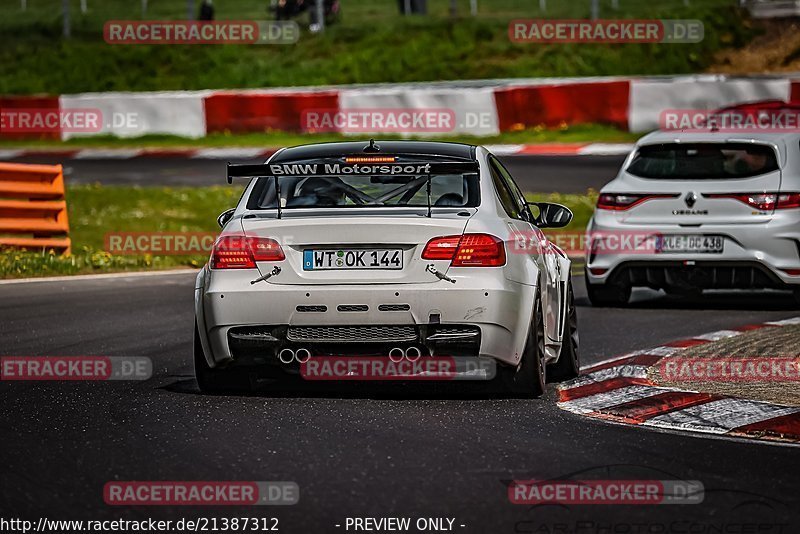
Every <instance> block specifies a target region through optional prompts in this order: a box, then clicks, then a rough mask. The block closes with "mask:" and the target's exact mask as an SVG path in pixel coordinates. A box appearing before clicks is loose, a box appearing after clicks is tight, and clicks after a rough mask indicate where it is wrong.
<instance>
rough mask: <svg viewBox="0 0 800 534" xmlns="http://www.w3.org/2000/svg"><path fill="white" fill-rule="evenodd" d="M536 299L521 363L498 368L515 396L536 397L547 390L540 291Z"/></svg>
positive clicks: (504, 382)
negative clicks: (515, 365)
mask: <svg viewBox="0 0 800 534" xmlns="http://www.w3.org/2000/svg"><path fill="white" fill-rule="evenodd" d="M535 299H536V301H535V302H536V303H535V305H534V309H533V320H532V321H531V327H530V328H529V329H528V339H527V341H526V342H525V349H524V350H523V352H522V358H521V359H520V363H519V365H518V366H517V367H516V368H514V367H501V368H499V369H498V371H500V372H501V373H502V374H501V376H502V380H503V384H504V387H505V390H506V391H507V392H508V393H510V394H511V395H512V396H515V397H523V398H534V399H535V398H538V397H541V396H542V394H543V393H544V390H545V377H546V373H547V371H546V369H545V365H544V320H543V318H542V301H541V299H540V298H539V292H538V291H537V292H536V297H535Z"/></svg>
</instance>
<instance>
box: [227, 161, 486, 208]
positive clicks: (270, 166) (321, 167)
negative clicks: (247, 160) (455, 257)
mask: <svg viewBox="0 0 800 534" xmlns="http://www.w3.org/2000/svg"><path fill="white" fill-rule="evenodd" d="M347 159H352V160H356V161H352V162H347V161H345V162H344V163H342V161H320V160H314V162H312V163H259V164H230V163H228V172H227V177H228V183H229V184H230V183H233V179H234V178H256V177H267V178H273V179H274V180H275V192H276V197H277V198H278V201H277V210H278V218H279V219H280V218H281V211H282V209H281V202H280V198H281V185H280V178H283V177H303V178H305V177H308V176H336V177H341V176H350V175H352V176H414V177H417V178H423V177H425V178H427V184H426V186H427V187H426V189H427V191H426V192H427V199H428V206H427V207H428V217H430V216H431V176H434V175H441V174H477V173H478V162H477V161H433V162H431V161H410V162H402V163H400V162H395V161H391V162H386V163H375V162H374V161H375V160H374V159H372V158H368V157H364V158H357V157H353V158H347ZM365 161H366V162H365Z"/></svg>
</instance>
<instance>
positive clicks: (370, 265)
mask: <svg viewBox="0 0 800 534" xmlns="http://www.w3.org/2000/svg"><path fill="white" fill-rule="evenodd" d="M402 268H403V251H402V250H401V249H399V248H379V249H373V248H370V249H364V248H358V249H347V248H345V249H338V250H332V249H326V250H304V251H303V270H304V271H323V270H348V269H402Z"/></svg>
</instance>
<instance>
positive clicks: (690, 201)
mask: <svg viewBox="0 0 800 534" xmlns="http://www.w3.org/2000/svg"><path fill="white" fill-rule="evenodd" d="M683 201H684V202H686V205H687V206H688V207H690V208H691V207H693V206H694V205H695V202H697V195H696V194H695V193H694V191H689V192H688V193H686V196H685V197H683Z"/></svg>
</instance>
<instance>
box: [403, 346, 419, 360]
mask: <svg viewBox="0 0 800 534" xmlns="http://www.w3.org/2000/svg"><path fill="white" fill-rule="evenodd" d="M421 356H422V351H420V350H419V349H418V348H417V347H408V348H407V349H406V359H407V360H408V361H410V362H415V361H417V360H419V359H420V357H421Z"/></svg>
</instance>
